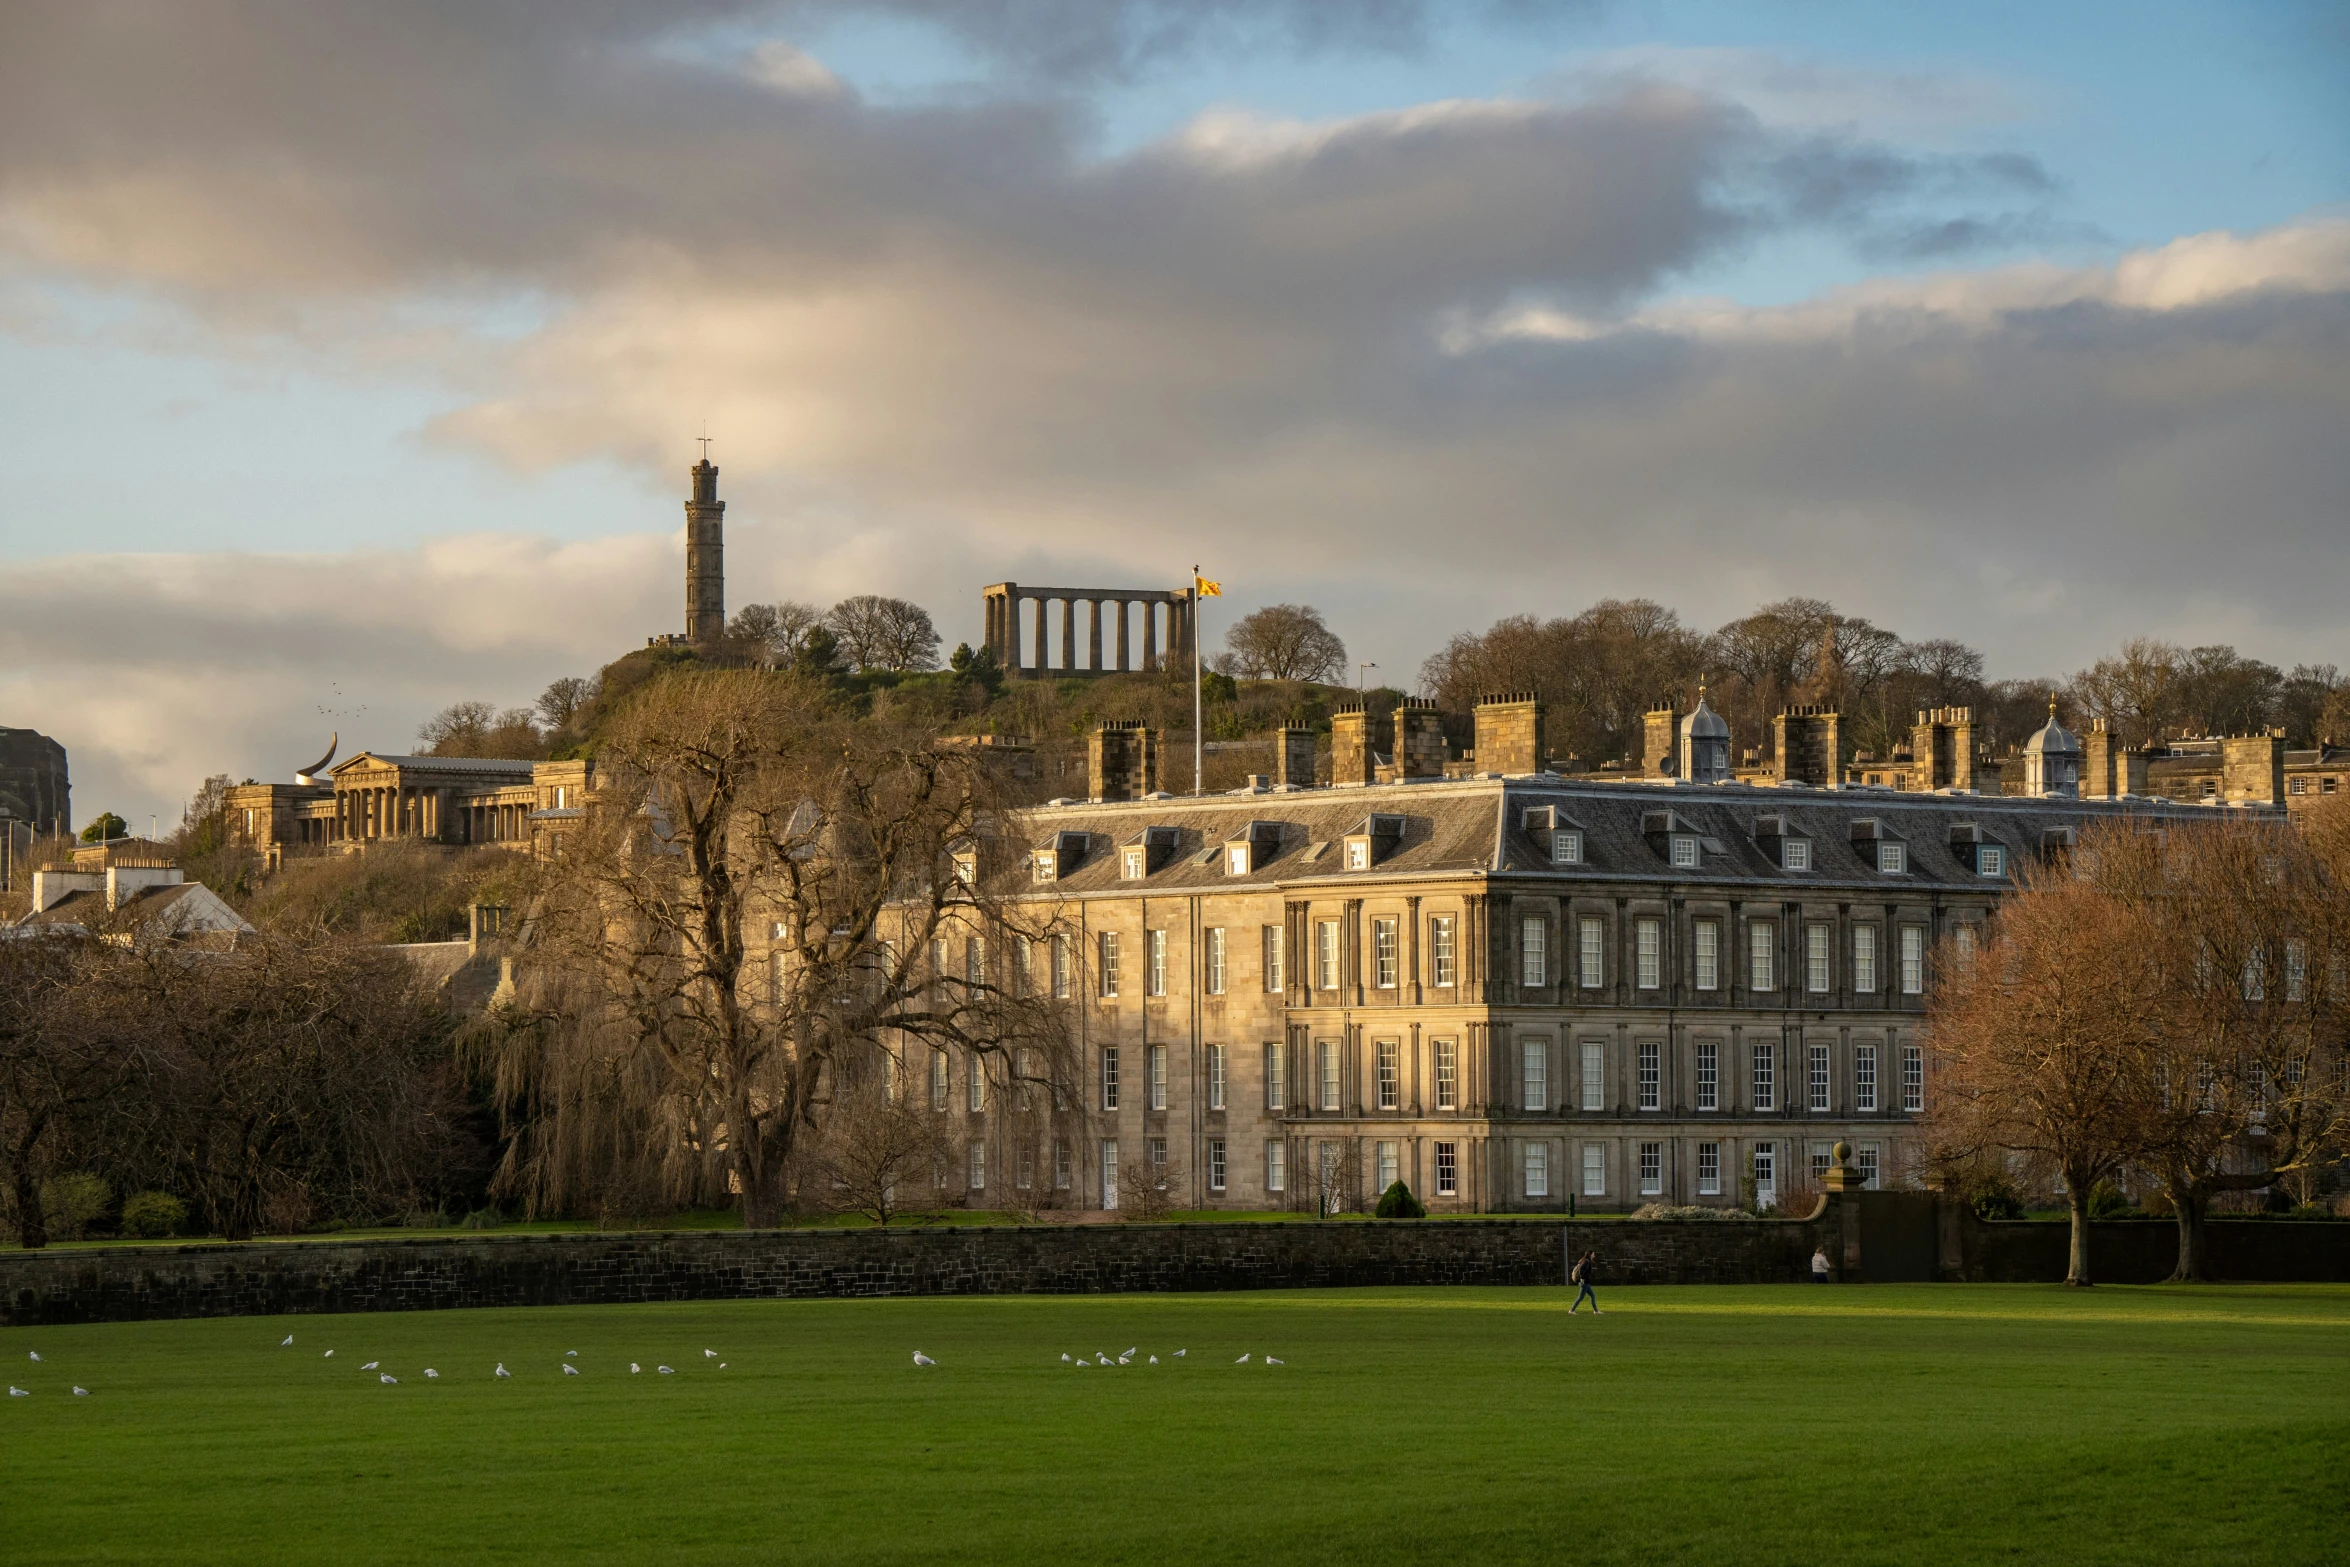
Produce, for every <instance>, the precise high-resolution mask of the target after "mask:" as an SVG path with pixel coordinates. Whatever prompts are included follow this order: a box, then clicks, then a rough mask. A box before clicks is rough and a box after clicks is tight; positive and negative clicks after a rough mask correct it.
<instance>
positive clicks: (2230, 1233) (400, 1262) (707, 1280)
mask: <svg viewBox="0 0 2350 1567" xmlns="http://www.w3.org/2000/svg"><path fill="white" fill-rule="evenodd" d="M1872 1195H1873V1194H1872ZM1862 1201H1863V1203H1866V1202H1867V1201H1868V1197H1867V1196H1866V1195H1864V1197H1863V1198H1862ZM1861 1211H1862V1212H1864V1213H1865V1211H1866V1210H1865V1208H1864V1209H1863V1210H1861ZM1886 1211H1887V1212H1888V1213H1889V1214H1892V1213H1899V1214H1900V1215H1902V1216H1903V1217H1904V1219H1905V1223H1904V1226H1903V1228H1904V1230H1905V1231H1908V1230H1912V1229H1914V1220H1912V1219H1911V1217H1910V1216H1913V1215H1914V1216H1916V1217H1917V1218H1921V1219H1922V1220H1923V1222H1925V1223H1928V1224H1933V1225H1935V1226H1936V1227H1937V1229H1938V1231H1939V1233H1938V1234H1936V1235H1934V1236H1932V1237H1931V1240H1930V1241H1928V1237H1926V1236H1921V1235H1915V1234H1907V1235H1905V1236H1903V1237H1900V1238H1899V1241H1900V1243H1899V1244H1896V1243H1895V1239H1894V1238H1891V1237H1889V1238H1887V1239H1885V1240H1882V1241H1881V1240H1879V1239H1876V1238H1873V1237H1875V1236H1876V1235H1877V1233H1878V1232H1876V1231H1875V1230H1874V1229H1873V1228H1856V1227H1853V1226H1848V1225H1847V1224H1846V1223H1845V1222H1844V1215H1843V1214H1842V1213H1840V1212H1839V1210H1838V1209H1837V1208H1836V1207H1835V1206H1833V1205H1831V1206H1830V1207H1829V1208H1828V1209H1826V1210H1824V1211H1823V1212H1822V1214H1821V1216H1820V1217H1819V1218H1817V1219H1813V1220H1806V1221H1790V1220H1771V1219H1752V1220H1726V1221H1709V1222H1704V1223H1672V1222H1660V1223H1641V1222H1632V1221H1626V1220H1598V1221H1592V1220H1586V1221H1582V1222H1580V1223H1574V1222H1570V1223H1565V1224H1559V1223H1545V1222H1536V1221H1526V1220H1450V1219H1447V1220H1421V1221H1389V1222H1370V1223H1362V1222H1344V1223H1332V1224H1314V1223H1278V1224H1267V1223H1236V1224H1169V1225H1145V1224H1135V1225H1082V1226H1075V1225H1072V1226H1058V1225H1026V1226H1012V1225H1005V1226H969V1227H954V1228H937V1229H905V1230H797V1231H795V1230H780V1231H776V1230H770V1231H758V1232H742V1231H721V1232H715V1233H713V1232H668V1233H647V1234H609V1235H608V1234H582V1235H511V1236H501V1235H482V1236H468V1237H465V1238H463V1239H446V1240H391V1241H382V1240H378V1241H302V1242H284V1241H275V1242H252V1243H245V1244H239V1245H229V1244H200V1245H192V1246H105V1247H92V1248H86V1249H71V1250H67V1249H59V1250H52V1251H40V1252H22V1251H18V1252H6V1253H0V1326H11V1327H23V1326H31V1325H34V1324H39V1323H61V1322H124V1321H137V1320H142V1319H158V1318H171V1317H226V1316H266V1315H273V1314H278V1313H286V1312H297V1313H300V1312H339V1311H433V1310H448V1309H452V1308H457V1307H479V1306H584V1305H611V1304H620V1303H623V1302H631V1301H682V1300H750V1299H781V1298H787V1297H815V1296H880V1295H993V1294H1058V1295H1081V1294H1110V1293H1146V1292H1154V1291H1177V1290H1193V1291H1213V1290H1241V1289H1303V1288H1314V1287H1333V1286H1361V1285H1397V1284H1520V1285H1523V1284H1560V1283H1563V1282H1564V1281H1565V1276H1566V1260H1567V1257H1568V1256H1569V1255H1570V1254H1574V1255H1580V1254H1581V1253H1582V1252H1584V1251H1586V1250H1588V1251H1593V1252H1596V1253H1597V1254H1598V1257H1599V1262H1600V1270H1599V1277H1600V1282H1601V1285H1602V1287H1603V1288H1604V1287H1606V1286H1609V1285H1616V1284H1762V1283H1793V1282H1797V1281H1800V1280H1804V1279H1808V1278H1809V1277H1810V1272H1811V1255H1812V1251H1813V1249H1814V1248H1815V1247H1821V1246H1824V1247H1825V1248H1826V1249H1827V1251H1828V1254H1829V1256H1830V1257H1831V1259H1834V1260H1836V1261H1837V1263H1838V1267H1839V1269H1840V1272H1841V1274H1842V1276H1844V1277H1847V1278H1854V1277H1857V1278H1865V1279H1870V1280H1875V1281H1886V1280H1895V1279H1928V1278H1932V1277H1935V1276H1936V1275H1937V1274H1939V1276H1940V1277H1943V1278H1948V1279H1963V1280H1966V1281H1969V1282H2006V1283H2034V1282H2044V1283H2053V1282H2055V1281H2056V1280H2059V1279H2061V1278H2063V1276H2064V1266H2065V1253H2066V1231H2065V1226H2063V1225H2061V1224H2047V1223H2014V1224H1985V1223H1983V1222H1982V1221H1980V1220H1978V1219H1976V1218H1975V1217H1974V1215H1973V1214H1971V1213H1967V1212H1965V1211H1964V1210H1961V1209H1957V1208H1953V1207H1945V1208H1943V1209H1941V1210H1940V1212H1939V1213H1936V1212H1935V1211H1934V1210H1933V1208H1932V1207H1931V1205H1924V1204H1917V1203H1915V1202H1914V1201H1913V1202H1911V1203H1909V1204H1906V1205H1901V1206H1899V1207H1896V1205H1893V1204H1887V1205H1886ZM2210 1233H2211V1242H2210V1244H2211V1256H2212V1262H2213V1272H2214V1274H2215V1275H2216V1276H2217V1277H2220V1278H2231V1279H2268V1280H2350V1223H2302V1222H2292V1223H2258V1222H2250V1221H2240V1222H2229V1221H2225V1220H2220V1221H2215V1222H2214V1223H2213V1224H2212V1225H2211V1226H2210ZM1856 1236H1870V1237H1872V1238H1871V1239H1869V1241H1868V1243H1867V1250H1866V1252H1865V1253H1863V1252H1862V1251H1860V1250H1859V1249H1858V1247H1857V1245H1856V1244H1855V1237H1856ZM1911 1241H1928V1244H1927V1245H1925V1246H1914V1245H1911V1244H1909V1242H1911ZM1934 1242H1938V1243H1939V1245H1938V1250H1939V1253H1940V1255H1939V1256H1938V1257H1937V1256H1936V1255H1935V1252H1936V1249H1937V1248H1936V1246H1935V1245H1934V1244H1933V1243H1934ZM2090 1244H2091V1252H2090V1262H2091V1266H2092V1268H2093V1269H2094V1270H2095V1271H2096V1276H2097V1277H2098V1278H2099V1279H2101V1280H2103V1281H2105V1282H2108V1283H2146V1282H2152V1281H2155V1280H2158V1279H2161V1278H2163V1277H2164V1276H2166V1275H2167V1274H2168V1273H2169V1272H2170V1268H2171V1263H2172V1260H2173V1258H2174V1256H2175V1255H2176V1245H2177V1237H2176V1232H2175V1230H2174V1229H2173V1228H2172V1227H2171V1226H2170V1225H2167V1224H2151V1223H2102V1224H2098V1225H2097V1226H2095V1227H2094V1230H2093V1233H2092V1237H2091V1242H2090Z"/></svg>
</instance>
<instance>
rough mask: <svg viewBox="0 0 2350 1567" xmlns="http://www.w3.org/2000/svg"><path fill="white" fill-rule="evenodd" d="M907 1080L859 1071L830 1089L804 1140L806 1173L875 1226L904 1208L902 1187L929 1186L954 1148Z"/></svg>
mask: <svg viewBox="0 0 2350 1567" xmlns="http://www.w3.org/2000/svg"><path fill="white" fill-rule="evenodd" d="M905 1086H906V1085H904V1084H903V1083H902V1082H893V1081H891V1080H890V1074H885V1073H883V1072H877V1071H867V1072H865V1073H863V1074H859V1075H858V1077H857V1080H853V1081H851V1082H849V1083H847V1084H844V1085H842V1086H841V1087H839V1088H838V1089H837V1090H836V1091H835V1093H834V1096H833V1101H832V1103H831V1104H830V1105H829V1106H828V1107H826V1109H825V1110H824V1112H823V1115H822V1119H821V1121H820V1122H819V1130H818V1132H817V1134H816V1136H815V1137H814V1138H813V1139H812V1140H811V1142H810V1144H809V1147H808V1153H809V1158H808V1164H809V1168H810V1172H811V1175H812V1177H813V1178H814V1179H816V1180H819V1181H821V1182H823V1183H824V1184H825V1186H826V1187H827V1188H828V1189H829V1191H830V1193H831V1196H832V1198H833V1199H834V1200H835V1201H837V1202H838V1203H840V1204H841V1205H842V1206H844V1207H847V1208H849V1209H851V1210H852V1211H854V1212H857V1213H862V1214H864V1215H865V1216H866V1217H868V1218H870V1219H871V1220H872V1221H873V1222H874V1223H875V1224H880V1225H886V1224H888V1223H889V1221H890V1220H891V1219H892V1218H893V1217H895V1216H896V1215H897V1214H899V1213H901V1212H903V1211H904V1210H905V1207H906V1204H905V1203H904V1201H903V1200H902V1198H903V1196H904V1194H905V1193H906V1192H908V1191H911V1190H916V1189H928V1188H929V1187H930V1185H931V1179H932V1172H933V1171H934V1170H937V1169H939V1168H941V1167H942V1166H943V1165H944V1164H945V1162H946V1161H947V1159H948V1158H950V1157H951V1155H952V1147H951V1144H950V1140H949V1138H948V1136H947V1122H946V1118H945V1117H943V1116H941V1115H938V1114H937V1113H935V1112H933V1111H932V1110H930V1109H929V1108H928V1107H927V1106H925V1105H923V1104H921V1103H919V1102H918V1101H917V1100H916V1099H915V1097H914V1096H913V1095H912V1094H910V1093H908V1092H906V1091H905Z"/></svg>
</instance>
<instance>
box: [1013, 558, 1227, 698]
mask: <svg viewBox="0 0 2350 1567" xmlns="http://www.w3.org/2000/svg"><path fill="white" fill-rule="evenodd" d="M981 598H982V602H983V604H984V606H985V608H986V612H987V645H988V647H989V649H990V650H991V651H993V652H994V654H995V659H996V663H997V664H998V665H999V666H1000V667H1001V668H1002V669H1003V671H1004V673H1005V674H1006V675H1008V676H1009V677H1011V678H1012V679H1015V680H1065V679H1072V678H1074V679H1080V680H1082V679H1088V678H1091V677H1093V676H1096V675H1113V674H1126V673H1128V672H1130V671H1138V670H1153V669H1157V668H1159V667H1160V666H1161V664H1162V662H1165V663H1168V664H1173V665H1178V666H1179V665H1183V664H1188V663H1189V662H1191V659H1192V655H1193V643H1194V638H1195V637H1196V636H1197V626H1198V618H1197V609H1196V606H1195V605H1194V603H1193V600H1192V590H1191V589H1189V588H1178V589H1175V590H1173V591H1164V590H1160V589H1153V588H1053V587H1037V586H1033V585H1027V584H1022V583H1018V582H998V583H995V584H993V585H991V586H989V587H987V588H986V589H984V590H982V594H981ZM1024 604H1033V605H1034V606H1035V608H1034V610H1033V612H1031V614H1030V615H1029V617H1028V618H1029V620H1030V626H1029V627H1027V628H1024V627H1023V626H1022V624H1021V621H1022V613H1021V608H1022V606H1023V605H1024ZM1056 604H1058V605H1059V606H1060V613H1059V614H1058V615H1055V614H1054V613H1053V612H1052V611H1053V606H1054V605H1056ZM1079 605H1083V606H1085V642H1084V647H1085V652H1084V658H1083V662H1080V661H1079V655H1078V636H1077V609H1078V606H1079ZM1105 606H1107V607H1108V609H1109V613H1108V614H1107V615H1106V616H1105V615H1104V613H1103V609H1104V607H1105ZM1136 610H1139V611H1140V613H1139V614H1136V613H1134V612H1135V611H1136ZM1056 620H1057V621H1058V622H1059V625H1060V640H1059V644H1058V648H1057V652H1058V657H1057V658H1056V657H1055V656H1054V655H1055V652H1056V648H1055V645H1054V642H1053V638H1052V630H1053V624H1054V622H1055V621H1056ZM1136 620H1139V621H1140V622H1141V627H1140V630H1141V636H1142V646H1141V649H1140V651H1139V654H1137V650H1136V648H1135V645H1134V639H1135V626H1134V622H1135V621H1136ZM1105 622H1106V624H1105ZM1024 629H1025V630H1028V631H1029V632H1030V633H1031V634H1032V637H1033V642H1031V640H1030V638H1029V637H1025V636H1023V631H1024ZM1105 631H1106V632H1107V634H1108V635H1107V645H1106V646H1105V641H1104V633H1105ZM1162 631H1163V632H1164V638H1163V640H1162V635H1161V633H1162ZM1031 646H1033V649H1034V655H1035V656H1034V660H1033V662H1032V661H1031V660H1030V658H1029V656H1028V654H1029V649H1030V647H1031ZM1162 648H1163V649H1164V652H1162V651H1161V649H1162Z"/></svg>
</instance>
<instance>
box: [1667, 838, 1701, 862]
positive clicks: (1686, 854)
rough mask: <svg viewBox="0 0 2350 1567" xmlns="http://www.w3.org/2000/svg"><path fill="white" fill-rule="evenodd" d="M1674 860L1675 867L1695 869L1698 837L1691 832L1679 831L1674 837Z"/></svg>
mask: <svg viewBox="0 0 2350 1567" xmlns="http://www.w3.org/2000/svg"><path fill="white" fill-rule="evenodd" d="M1672 860H1673V864H1674V866H1675V868H1677V869H1680V870H1694V869H1695V868H1696V866H1697V839H1696V837H1695V836H1694V835H1692V834H1689V833H1680V832H1677V833H1675V834H1673V837H1672Z"/></svg>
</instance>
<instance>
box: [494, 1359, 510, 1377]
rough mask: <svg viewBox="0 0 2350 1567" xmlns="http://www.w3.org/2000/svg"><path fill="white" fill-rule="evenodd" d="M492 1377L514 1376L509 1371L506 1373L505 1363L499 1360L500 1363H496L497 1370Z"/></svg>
mask: <svg viewBox="0 0 2350 1567" xmlns="http://www.w3.org/2000/svg"><path fill="white" fill-rule="evenodd" d="M494 1375H497V1376H501V1377H510V1376H512V1375H514V1373H513V1372H511V1371H508V1370H507V1369H506V1362H504V1361H503V1360H501V1361H499V1362H498V1369H497V1371H496V1372H495V1373H494Z"/></svg>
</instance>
